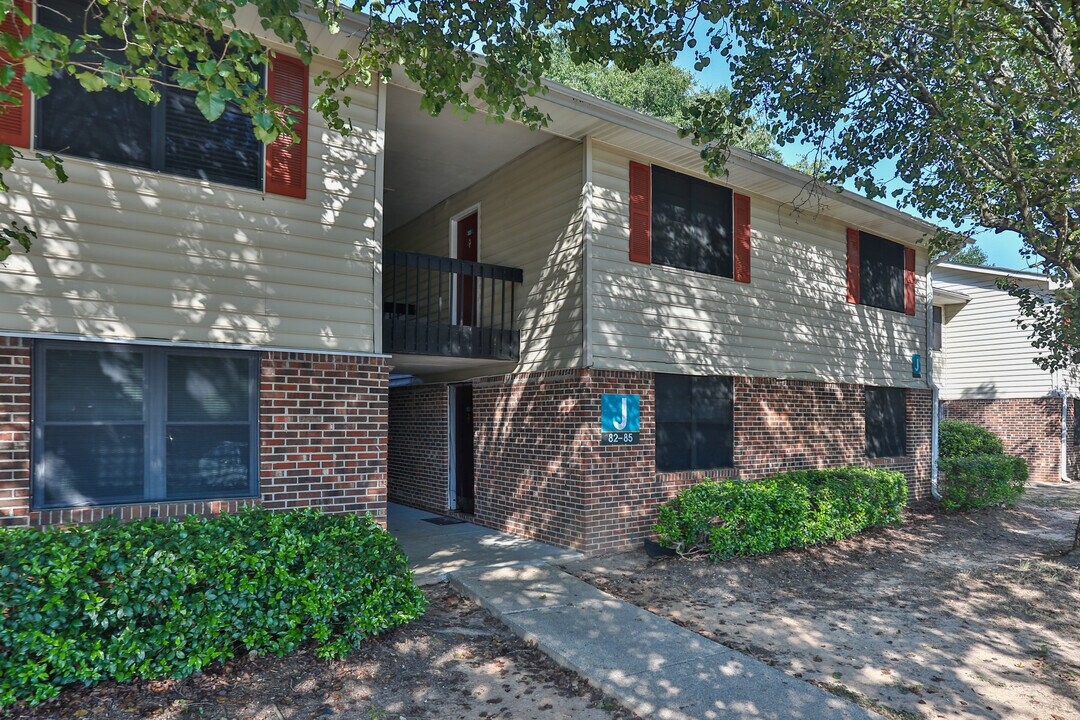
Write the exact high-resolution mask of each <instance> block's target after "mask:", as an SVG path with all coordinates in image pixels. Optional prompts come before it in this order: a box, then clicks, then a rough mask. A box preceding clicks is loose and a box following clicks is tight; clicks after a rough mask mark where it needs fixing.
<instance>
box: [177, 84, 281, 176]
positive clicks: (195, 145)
mask: <svg viewBox="0 0 1080 720" xmlns="http://www.w3.org/2000/svg"><path fill="white" fill-rule="evenodd" d="M162 102H164V103H165V168H164V170H165V172H170V173H175V174H177V175H184V176H186V177H195V178H201V179H203V180H210V181H213V182H221V183H228V184H230V185H239V186H242V187H250V188H258V187H261V185H262V157H263V156H262V148H263V144H262V143H261V142H259V141H258V140H256V139H255V133H254V132H253V131H252V129H251V119H250V118H248V117H247V116H245V115H244V114H243V113H241V112H240V110H239V109H238V108H237V107H236V105H235V104H234V103H229V105H228V106H227V108H226V110H225V112H224V114H222V116H221V117H219V118H218V119H217V120H215V121H214V122H209V121H207V119H206V118H205V117H203V114H202V113H201V112H199V109H198V108H197V107H196V106H195V93H193V92H191V91H189V90H175V89H171V88H170V90H169V91H168V93H167V94H166V96H165V98H164V100H163V101H162Z"/></svg>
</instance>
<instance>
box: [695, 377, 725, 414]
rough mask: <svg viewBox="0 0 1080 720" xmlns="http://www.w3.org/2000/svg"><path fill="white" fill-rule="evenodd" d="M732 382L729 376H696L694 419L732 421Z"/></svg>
mask: <svg viewBox="0 0 1080 720" xmlns="http://www.w3.org/2000/svg"><path fill="white" fill-rule="evenodd" d="M732 384H733V381H732V379H731V378H729V377H704V376H703V377H695V378H694V392H693V395H694V397H693V407H694V419H695V420H698V421H710V422H711V421H719V422H728V423H730V422H731V409H732V408H731V404H732V392H733V391H732Z"/></svg>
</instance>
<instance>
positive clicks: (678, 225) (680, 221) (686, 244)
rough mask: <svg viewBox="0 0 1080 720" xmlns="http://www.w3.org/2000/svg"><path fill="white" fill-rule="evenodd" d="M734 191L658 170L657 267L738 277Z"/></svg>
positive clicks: (655, 205)
mask: <svg viewBox="0 0 1080 720" xmlns="http://www.w3.org/2000/svg"><path fill="white" fill-rule="evenodd" d="M733 222H734V220H733V217H732V193H731V190H730V189H729V188H725V187H721V186H719V185H717V184H715V183H711V182H706V181H705V180H699V179H697V178H693V177H690V176H689V175H683V174H682V173H677V172H674V171H672V170H667V169H666V168H662V167H656V166H654V167H653V168H652V262H653V263H655V264H657V265H668V266H670V267H677V268H683V269H684V270H696V271H698V272H703V273H708V274H710V275H719V276H721V277H728V278H730V277H733V276H734V247H733V241H732V239H733V232H732V226H733Z"/></svg>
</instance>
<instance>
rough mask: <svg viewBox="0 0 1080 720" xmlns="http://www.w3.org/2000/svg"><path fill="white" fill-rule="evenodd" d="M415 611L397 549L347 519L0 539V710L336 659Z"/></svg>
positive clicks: (245, 518) (126, 528)
mask: <svg viewBox="0 0 1080 720" xmlns="http://www.w3.org/2000/svg"><path fill="white" fill-rule="evenodd" d="M424 609H425V599H424V596H423V594H422V593H421V592H420V591H419V589H418V588H417V587H416V585H415V584H414V583H413V580H412V573H411V572H410V570H409V566H408V562H407V560H406V558H405V556H404V555H403V554H402V552H401V549H400V548H399V547H398V544H397V541H395V540H394V538H393V537H391V536H390V535H389V533H387V532H386V531H385V530H383V529H382V528H380V527H379V526H378V525H377V524H376V523H375V522H374V521H373V520H371V519H370V518H364V517H360V516H357V515H323V514H320V513H318V512H316V511H302V512H291V513H271V512H267V511H264V510H250V511H245V512H242V513H238V514H235V515H224V516H221V517H219V518H215V519H209V520H208V519H204V518H198V517H189V518H186V519H184V520H179V521H171V522H160V521H155V520H143V521H137V522H130V523H127V524H120V523H118V522H115V521H111V520H109V521H104V522H101V523H98V524H95V525H90V526H85V527H78V528H72V529H64V530H45V531H39V530H32V529H5V530H0V619H2V623H0V707H2V706H3V705H6V704H9V703H12V702H15V701H20V700H26V701H29V702H31V703H35V702H39V701H41V700H44V699H46V698H49V697H53V696H55V695H56V694H57V693H58V692H59V690H60V688H61V687H62V686H64V685H66V684H68V683H77V682H78V683H85V684H88V685H89V684H93V683H97V682H99V681H102V680H105V679H109V678H112V679H115V680H119V681H126V680H130V679H132V678H144V679H145V678H162V677H184V676H186V675H189V674H191V673H192V672H194V671H196V670H199V669H200V668H203V667H205V666H206V665H208V664H209V663H213V662H217V661H221V660H225V659H227V658H230V657H233V656H234V655H237V654H238V653H241V652H244V651H247V652H258V653H269V654H275V655H283V654H285V653H289V652H291V651H293V650H295V649H296V648H297V647H299V646H300V645H301V644H302V643H305V642H308V641H310V642H311V643H312V646H313V647H314V649H315V651H316V652H317V653H318V654H319V655H320V656H323V657H336V656H340V655H342V654H344V653H346V652H347V651H349V650H350V649H351V648H353V647H355V646H356V645H357V644H358V643H359V642H360V641H361V640H363V639H364V638H367V637H369V636H371V635H375V634H377V633H381V632H383V631H385V630H387V629H389V628H392V627H395V626H397V625H402V624H404V623H407V622H409V621H410V620H412V619H414V618H416V617H418V616H420V615H421V614H422V613H423V611H424Z"/></svg>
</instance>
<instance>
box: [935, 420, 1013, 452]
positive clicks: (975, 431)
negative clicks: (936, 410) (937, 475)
mask: <svg viewBox="0 0 1080 720" xmlns="http://www.w3.org/2000/svg"><path fill="white" fill-rule="evenodd" d="M1004 451H1005V450H1004V447H1003V446H1002V444H1001V439H1000V438H998V436H997V435H994V433H992V432H990V431H989V430H987V429H986V428H984V427H980V426H978V425H976V424H975V423H969V422H962V421H960V420H942V421H941V422H940V423H939V424H938V456H939V457H943V458H958V457H971V456H972V455H1000V454H1001V453H1003V452H1004Z"/></svg>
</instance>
